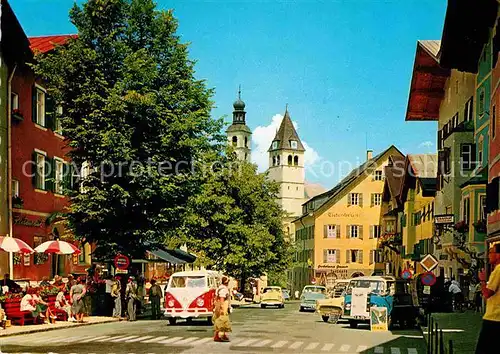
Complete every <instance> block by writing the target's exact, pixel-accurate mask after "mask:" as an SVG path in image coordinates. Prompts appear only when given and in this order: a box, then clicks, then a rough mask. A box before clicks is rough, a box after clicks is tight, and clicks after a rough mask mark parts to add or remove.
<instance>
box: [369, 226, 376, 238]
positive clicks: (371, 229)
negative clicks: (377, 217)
mask: <svg viewBox="0 0 500 354" xmlns="http://www.w3.org/2000/svg"><path fill="white" fill-rule="evenodd" d="M374 229H375V226H373V225H370V238H373V235H374V234H375V231H374Z"/></svg>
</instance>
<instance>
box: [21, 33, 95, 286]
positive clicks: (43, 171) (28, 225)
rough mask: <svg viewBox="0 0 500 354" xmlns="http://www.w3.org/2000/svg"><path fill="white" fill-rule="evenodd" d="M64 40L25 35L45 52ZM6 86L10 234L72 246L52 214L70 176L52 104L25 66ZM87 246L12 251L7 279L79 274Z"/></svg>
mask: <svg viewBox="0 0 500 354" xmlns="http://www.w3.org/2000/svg"><path fill="white" fill-rule="evenodd" d="M67 38H68V36H50V37H36V38H30V44H31V49H32V50H33V51H41V52H47V51H50V50H52V49H53V48H54V44H62V43H64V42H65V41H66V40H67ZM11 88H12V89H11V92H12V93H11V102H12V109H13V115H12V128H11V142H12V143H11V144H12V148H11V166H12V172H11V176H12V178H11V180H12V184H11V186H12V224H13V225H12V234H13V236H14V237H17V238H20V239H22V240H23V241H25V242H27V243H28V244H29V245H30V246H32V247H33V248H34V247H36V246H38V245H39V244H41V243H43V242H45V241H48V240H52V239H54V238H60V239H62V240H65V241H68V242H73V243H75V244H76V242H75V241H74V240H73V238H72V236H71V234H70V233H69V232H68V231H67V230H66V229H65V227H64V223H63V222H61V221H60V220H58V218H57V217H55V216H56V215H57V213H58V212H61V211H64V208H65V207H67V206H68V203H69V198H68V197H67V196H65V195H64V187H65V183H68V182H69V180H70V176H69V172H68V171H70V168H69V159H68V158H67V157H66V154H67V152H68V151H69V150H68V144H67V141H65V139H64V137H63V136H62V129H61V126H60V123H59V119H58V118H57V115H56V114H55V113H56V111H57V109H58V108H57V107H56V106H55V104H54V103H53V100H52V99H51V98H50V96H49V95H48V94H47V91H46V89H45V88H44V85H43V83H42V82H41V81H40V80H37V79H36V78H35V76H34V73H33V71H32V70H31V69H30V68H29V66H28V65H23V66H19V67H18V68H17V70H16V72H15V75H14V77H13V79H12V85H11ZM88 248H89V247H84V248H81V250H82V251H83V252H82V255H80V256H72V255H46V254H39V253H34V254H31V255H15V256H14V269H13V272H14V274H13V278H15V279H30V280H40V279H41V278H42V277H43V276H49V277H52V276H54V275H55V274H60V275H67V274H68V273H84V272H85V269H86V268H88V267H89V265H90V250H89V249H88Z"/></svg>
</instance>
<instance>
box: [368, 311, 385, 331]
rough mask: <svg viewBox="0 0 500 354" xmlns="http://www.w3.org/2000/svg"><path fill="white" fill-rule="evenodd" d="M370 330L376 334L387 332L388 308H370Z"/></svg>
mask: <svg viewBox="0 0 500 354" xmlns="http://www.w3.org/2000/svg"><path fill="white" fill-rule="evenodd" d="M370 329H371V330H372V331H374V332H381V331H387V330H388V329H389V328H388V323H387V307H375V306H372V307H370Z"/></svg>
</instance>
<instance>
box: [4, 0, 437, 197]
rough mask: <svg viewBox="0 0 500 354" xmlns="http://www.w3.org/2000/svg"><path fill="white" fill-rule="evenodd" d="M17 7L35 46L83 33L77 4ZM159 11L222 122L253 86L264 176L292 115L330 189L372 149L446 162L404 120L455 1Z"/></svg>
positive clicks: (371, 0)
mask: <svg viewBox="0 0 500 354" xmlns="http://www.w3.org/2000/svg"><path fill="white" fill-rule="evenodd" d="M10 2H11V5H12V7H13V8H14V11H15V12H16V14H17V16H18V19H19V21H20V22H21V24H22V26H23V28H24V30H25V31H26V33H27V34H28V35H29V36H36V35H48V34H61V33H74V32H75V29H74V28H73V26H72V25H71V24H70V23H69V21H68V16H67V14H68V10H69V9H70V7H71V5H72V3H73V2H72V1H70V0H43V1H42V0H10ZM158 4H159V7H161V8H165V9H167V8H173V9H174V10H175V12H174V13H175V15H176V17H177V18H178V19H179V34H181V36H182V39H183V41H186V42H190V43H191V45H190V53H191V58H192V59H196V60H197V61H198V63H197V65H196V70H197V77H198V78H203V79H206V80H207V85H208V86H209V87H213V88H215V89H216V94H215V97H214V100H215V102H216V105H217V108H216V109H215V110H214V112H213V115H214V116H216V117H220V116H224V115H227V118H226V120H227V121H228V122H229V121H230V119H231V112H232V102H233V101H234V100H235V98H236V94H237V87H238V84H241V85H242V98H243V100H244V101H245V102H246V104H247V108H246V110H247V124H248V125H249V126H250V128H251V129H252V130H253V131H254V136H253V139H254V148H255V149H256V150H257V152H256V153H255V154H254V155H255V157H254V158H255V161H256V162H257V163H258V164H259V166H260V167H261V169H263V168H265V167H266V166H267V159H266V156H265V150H267V148H268V147H269V145H268V144H269V140H270V139H272V136H273V135H274V131H275V129H276V125H277V124H278V123H279V116H277V114H282V113H283V111H284V108H285V104H286V103H288V104H289V111H290V114H291V117H292V120H293V121H294V122H295V123H296V125H297V127H298V133H299V136H300V137H301V139H302V140H303V141H304V142H306V144H307V147H308V152H307V163H308V166H307V167H308V168H307V170H306V171H307V173H306V178H307V179H308V180H310V181H312V182H319V183H321V184H323V185H324V186H325V187H331V186H333V185H334V184H335V183H336V182H337V181H338V180H339V178H341V177H342V176H343V175H345V174H346V173H347V172H348V171H346V170H342V171H340V170H339V169H338V168H337V166H338V165H339V163H341V162H342V161H348V162H350V163H352V164H353V165H354V164H357V163H359V162H362V161H363V160H364V159H365V157H366V147H368V148H369V149H373V150H374V153H378V152H380V151H382V150H384V149H385V148H386V147H388V146H389V145H391V144H394V145H396V146H397V147H398V148H399V149H400V150H401V151H402V152H403V153H425V152H434V151H435V140H436V123H434V122H405V121H404V116H405V112H406V106H407V100H408V90H409V85H410V79H411V71H412V68H413V60H414V55H415V50H416V41H417V40H418V39H440V38H441V32H442V27H443V21H444V14H445V10H446V1H445V0H385V1H382V0H344V1H340V0H339V1H336V0H331V1H307V0H288V1H271V0H268V1H264V0H261V1H258V0H251V1H222V0H221V1H195V0H176V1H173V0H158ZM273 117H274V120H273ZM273 122H274V123H273ZM256 129H257V130H256ZM366 142H367V143H366ZM332 166H333V170H332Z"/></svg>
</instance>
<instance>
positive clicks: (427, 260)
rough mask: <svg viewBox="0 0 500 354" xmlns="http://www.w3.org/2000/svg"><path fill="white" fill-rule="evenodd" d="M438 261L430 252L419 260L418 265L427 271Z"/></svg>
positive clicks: (435, 265) (434, 266)
mask: <svg viewBox="0 0 500 354" xmlns="http://www.w3.org/2000/svg"><path fill="white" fill-rule="evenodd" d="M438 264H439V261H438V260H437V259H436V257H434V256H433V255H432V254H430V253H428V254H427V255H426V256H425V257H424V259H422V260H421V261H420V265H421V266H422V267H423V268H424V269H425V270H426V271H428V272H430V271H431V270H433V269H434V268H436V267H437V266H438Z"/></svg>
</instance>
